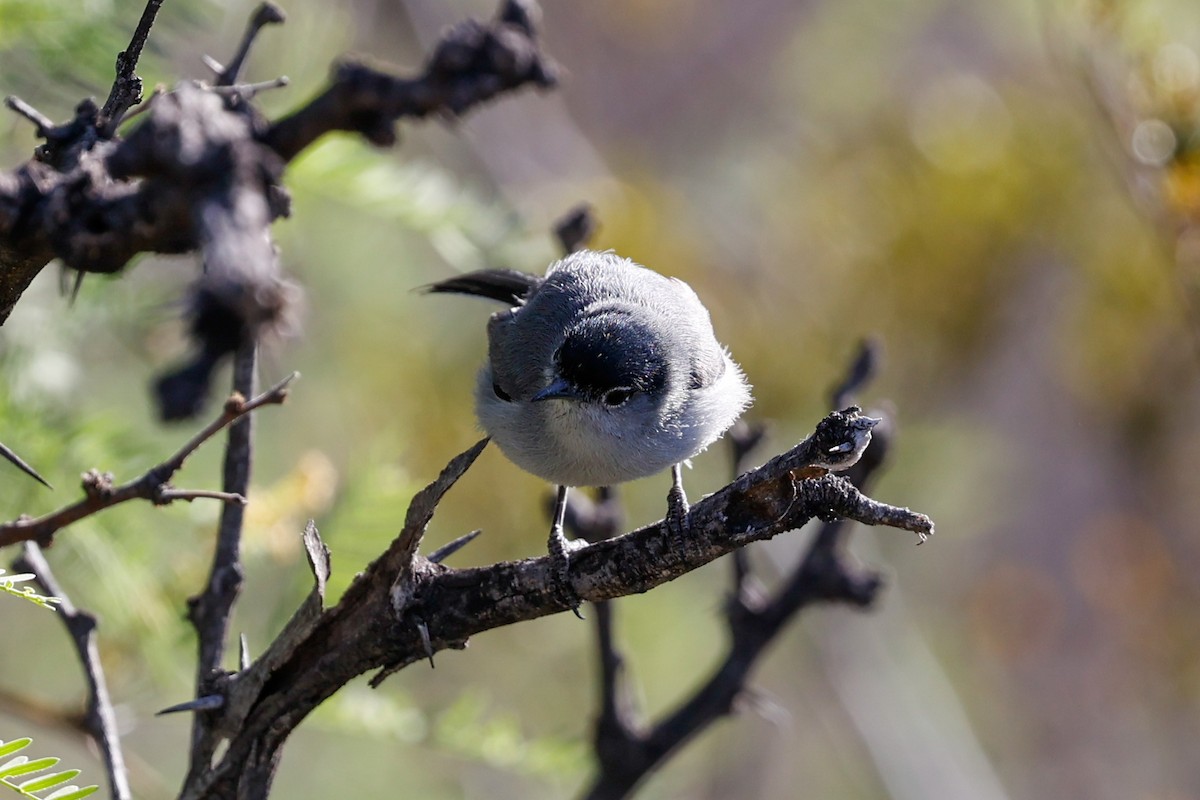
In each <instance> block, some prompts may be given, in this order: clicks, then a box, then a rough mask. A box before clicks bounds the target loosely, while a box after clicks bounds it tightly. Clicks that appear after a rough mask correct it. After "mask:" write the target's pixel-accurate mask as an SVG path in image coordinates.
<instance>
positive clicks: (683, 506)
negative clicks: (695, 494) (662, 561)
mask: <svg viewBox="0 0 1200 800" xmlns="http://www.w3.org/2000/svg"><path fill="white" fill-rule="evenodd" d="M676 476H678V473H676ZM690 508H691V507H690V506H689V505H688V500H687V494H685V493H684V491H683V482H682V481H680V480H678V479H677V480H676V481H675V482H674V483H672V484H671V491H669V492H667V517H666V519H665V520H663V524H664V525H666V529H667V536H668V537H670V541H671V549H672V550H674V551H675V553H676V554H678V555H680V556H686V555H687V548H688V518H687V517H688V511H689V510H690Z"/></svg>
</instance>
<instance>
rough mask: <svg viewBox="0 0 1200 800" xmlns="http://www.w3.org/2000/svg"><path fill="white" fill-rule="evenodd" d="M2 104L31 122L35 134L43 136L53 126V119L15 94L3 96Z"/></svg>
mask: <svg viewBox="0 0 1200 800" xmlns="http://www.w3.org/2000/svg"><path fill="white" fill-rule="evenodd" d="M4 105H6V106H8V107H9V108H10V109H12V110H13V111H15V112H16V113H17V114H20V115H21V116H22V117H24V118H25V119H27V120H29V121H30V122H32V123H33V127H34V129H35V130H36V132H37V135H38V136H40V137H43V138H44V137H45V136H46V133H47V132H48V131H49V130H50V129H51V128H53V127H54V121H53V120H51V119H50V118H49V117H47V116H46V115H45V114H43V113H42V112H40V111H38V110H37V109H36V108H34V107H33V106H31V105H29V103H26V102H25V101H24V100H22V99H21V98H19V97H17V96H16V95H11V94H10V95H9V96H8V97H6V98H4Z"/></svg>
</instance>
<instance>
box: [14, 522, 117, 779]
mask: <svg viewBox="0 0 1200 800" xmlns="http://www.w3.org/2000/svg"><path fill="white" fill-rule="evenodd" d="M13 567H14V569H17V570H20V571H22V572H32V573H33V574H34V575H35V576H36V578H35V580H36V581H37V582H38V584H39V585H40V586H41V588H42V591H44V592H45V593H46V594H49V595H53V596H54V597H57V598H58V599H59V600H60V601H61V602H60V603H59V604H58V613H59V615H60V617H61V618H62V621H63V624H64V625H65V626H66V628H67V633H69V634H70V635H71V641H72V643H73V644H74V645H75V652H76V653H77V654H78V655H79V661H80V664H81V665H82V667H83V674H84V678H85V679H86V681H87V685H88V698H87V709H86V712H85V716H84V721H83V724H84V729H85V730H86V731H87V733H88V735H89V736H91V737H92V740H93V741H95V742H96V745H97V746H98V747H99V748H100V753H101V755H102V756H103V758H104V768H105V772H106V773H107V775H108V786H109V792H110V794H111V795H112V797H113V798H114V800H129V798H130V797H131V796H132V795H131V794H130V791H129V776H128V773H127V771H126V769H125V759H124V757H123V756H122V754H121V739H120V735H119V734H118V731H117V719H116V715H115V714H114V713H113V707H112V701H111V700H110V699H109V696H108V683H107V682H106V681H105V679H104V667H103V666H102V665H101V664H100V650H99V648H98V647H97V645H96V618H95V617H94V616H92V615H91V614H89V613H88V612H86V611H83V610H82V609H79V608H76V607H75V605H74V604H73V603H72V602H71V599H70V598H69V597H67V595H66V592H65V591H64V590H63V588H62V586H60V585H59V583H58V581H57V580H55V578H54V573H53V572H51V571H50V565H49V564H48V563H47V562H46V558H45V556H43V555H42V551H41V549H40V548H39V547H38V546H37V545H36V544H34V543H33V542H26V543H25V547H24V549H23V550H22V552H21V555H20V556H18V557H17V558H16V559H14V560H13Z"/></svg>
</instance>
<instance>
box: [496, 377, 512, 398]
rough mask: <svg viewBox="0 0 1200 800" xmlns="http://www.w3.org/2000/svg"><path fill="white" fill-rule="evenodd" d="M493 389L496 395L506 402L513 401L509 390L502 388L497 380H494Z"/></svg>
mask: <svg viewBox="0 0 1200 800" xmlns="http://www.w3.org/2000/svg"><path fill="white" fill-rule="evenodd" d="M492 391H493V392H495V393H496V397H499V398H500V399H501V400H503V401H504V402H506V403H511V402H512V397H510V396H509V394H508V392H506V391H504V390H503V389H501V388H500V384H498V383H496V382H495V381H493V382H492Z"/></svg>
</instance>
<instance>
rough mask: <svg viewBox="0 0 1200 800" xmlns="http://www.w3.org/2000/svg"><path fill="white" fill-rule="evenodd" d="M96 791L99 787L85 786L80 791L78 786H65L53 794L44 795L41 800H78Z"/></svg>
mask: <svg viewBox="0 0 1200 800" xmlns="http://www.w3.org/2000/svg"><path fill="white" fill-rule="evenodd" d="M98 791H100V787H99V786H85V787H83V788H82V789H80V788H79V787H78V786H66V787H64V788H62V789H59V790H58V791H57V792H55V793H54V794H48V795H46V797H45V798H43V800H79V798H81V797H87V796H89V795H93V794H95V793H96V792H98Z"/></svg>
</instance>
